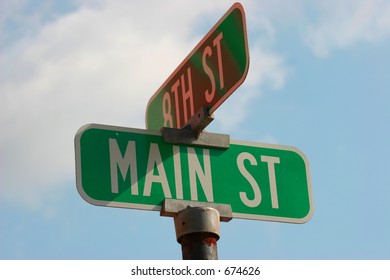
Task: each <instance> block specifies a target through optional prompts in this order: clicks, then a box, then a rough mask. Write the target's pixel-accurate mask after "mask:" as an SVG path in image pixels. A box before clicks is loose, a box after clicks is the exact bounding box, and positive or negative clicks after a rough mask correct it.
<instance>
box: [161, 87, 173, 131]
mask: <svg viewBox="0 0 390 280" xmlns="http://www.w3.org/2000/svg"><path fill="white" fill-rule="evenodd" d="M171 107H172V105H171V97H170V96H169V92H166V93H164V97H163V102H162V111H163V118H164V127H172V125H173V121H172V113H171Z"/></svg>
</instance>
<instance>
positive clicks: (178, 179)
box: [172, 146, 183, 199]
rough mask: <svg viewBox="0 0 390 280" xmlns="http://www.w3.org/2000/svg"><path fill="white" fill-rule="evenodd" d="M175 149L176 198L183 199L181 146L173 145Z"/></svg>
mask: <svg viewBox="0 0 390 280" xmlns="http://www.w3.org/2000/svg"><path fill="white" fill-rule="evenodd" d="M172 149H173V166H174V172H175V182H176V198H177V199H183V183H182V176H181V161H180V147H179V146H172Z"/></svg>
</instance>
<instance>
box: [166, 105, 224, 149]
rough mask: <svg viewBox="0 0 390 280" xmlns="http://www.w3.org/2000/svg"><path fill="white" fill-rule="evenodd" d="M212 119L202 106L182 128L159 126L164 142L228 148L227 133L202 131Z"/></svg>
mask: <svg viewBox="0 0 390 280" xmlns="http://www.w3.org/2000/svg"><path fill="white" fill-rule="evenodd" d="M213 120H214V116H213V115H209V111H208V108H207V107H202V108H201V110H199V111H198V112H197V113H196V114H195V115H194V116H193V117H192V118H191V119H190V120H189V121H188V122H187V124H186V125H185V126H184V127H183V128H171V127H163V128H161V134H162V136H163V139H164V141H165V142H168V143H172V144H185V145H192V146H201V147H210V148H211V147H212V148H217V149H224V150H226V149H228V148H229V146H230V136H229V135H228V134H219V133H210V132H204V131H203V129H204V128H205V127H206V126H207V125H209V124H210V123H211V122H212V121H213Z"/></svg>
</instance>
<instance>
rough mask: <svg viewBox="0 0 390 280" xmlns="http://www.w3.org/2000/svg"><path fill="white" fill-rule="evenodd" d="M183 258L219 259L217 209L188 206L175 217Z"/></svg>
mask: <svg viewBox="0 0 390 280" xmlns="http://www.w3.org/2000/svg"><path fill="white" fill-rule="evenodd" d="M174 223H175V230H176V238H177V241H178V242H179V243H180V244H181V249H182V256H183V260H217V259H218V250H217V241H218V239H219V234H220V216H219V212H218V211H217V210H216V209H213V208H210V207H206V208H202V207H188V208H185V209H184V210H182V211H179V212H178V213H177V215H176V216H175V217H174Z"/></svg>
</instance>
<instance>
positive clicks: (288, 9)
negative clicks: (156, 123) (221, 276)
mask: <svg viewBox="0 0 390 280" xmlns="http://www.w3.org/2000/svg"><path fill="white" fill-rule="evenodd" d="M63 2H64V1H44V0H42V1H22V0H20V1H12V3H11V2H9V1H7V2H6V1H1V2H0V11H1V12H0V129H1V131H2V132H1V134H0V259H180V258H181V250H180V245H179V244H178V243H177V242H176V240H175V233H174V225H173V220H172V219H171V218H165V217H160V216H159V213H158V212H149V211H140V210H127V209H115V208H108V207H97V206H93V205H90V204H88V203H86V202H85V201H84V200H83V199H82V198H81V197H80V195H79V194H78V192H77V190H76V185H75V169H74V168H75V167H74V146H73V139H74V135H75V133H76V132H77V130H78V128H79V127H81V126H82V125H84V124H87V123H101V124H109V125H116V126H127V127H134V128H144V127H145V120H144V116H145V109H146V104H147V102H148V100H149V98H150V97H151V96H152V94H153V93H154V92H155V91H156V90H157V89H158V88H159V86H160V85H161V84H162V83H163V82H164V81H165V79H166V78H167V77H168V76H169V75H170V73H171V72H172V71H173V70H174V69H175V68H176V66H177V65H178V64H179V63H180V62H181V61H182V60H183V59H184V58H185V56H186V55H187V54H188V53H189V52H190V51H191V50H192V48H193V47H194V46H195V45H196V43H197V42H198V41H199V40H200V39H201V38H202V37H203V35H205V34H206V33H207V32H208V30H209V29H210V28H211V27H212V26H213V25H214V24H215V23H216V22H217V21H218V20H219V18H220V17H221V16H222V15H223V14H224V12H225V11H226V10H227V9H228V8H229V7H230V6H231V4H232V3H233V2H232V1H197V2H196V3H195V2H193V3H187V2H186V3H182V1H163V2H161V1H142V2H141V1H139V2H133V1H105V0H100V1H89V0H85V1H82V0H80V1H69V2H67V4H63ZM241 3H242V4H243V6H244V9H245V11H246V17H247V29H248V40H249V52H250V68H249V73H248V77H247V79H246V81H245V82H244V84H243V85H242V86H241V87H240V88H239V89H237V91H236V92H235V93H234V94H233V95H232V96H231V97H230V98H229V99H228V100H227V101H226V102H225V103H224V104H223V105H222V106H221V107H220V108H219V109H218V110H217V111H216V112H215V121H214V122H213V123H212V124H210V126H209V127H208V131H211V132H216V133H227V134H230V136H231V138H232V139H236V140H245V141H255V142H262V143H272V144H281V145H288V146H295V147H297V148H298V149H300V150H301V151H303V152H304V153H305V155H306V156H307V158H308V160H309V163H310V169H311V179H312V188H313V199H314V209H315V210H314V215H313V217H312V219H311V220H310V221H309V222H307V223H306V224H302V225H295V224H285V223H274V222H262V221H249V220H239V219H235V220H232V221H231V222H229V223H223V224H222V226H221V239H220V241H219V242H218V250H219V257H220V259H390V239H389V236H390V215H389V214H390V149H389V147H388V143H390V130H389V129H388V122H389V120H390V90H389V89H390V79H389V72H390V69H389V64H390V51H389V50H390V3H389V2H388V1H381V0H377V1H375V0H373V1H369V0H354V1H352V0H351V1H350V0H345V1H320V0H318V1H299V0H296V1H288V2H287V3H286V1H242V2H241Z"/></svg>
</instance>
